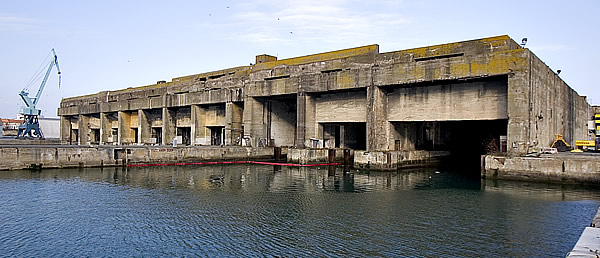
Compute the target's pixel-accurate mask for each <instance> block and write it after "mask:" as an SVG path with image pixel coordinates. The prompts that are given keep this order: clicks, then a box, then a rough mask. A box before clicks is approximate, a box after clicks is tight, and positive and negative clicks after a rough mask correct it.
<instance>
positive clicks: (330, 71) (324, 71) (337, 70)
mask: <svg viewBox="0 0 600 258" xmlns="http://www.w3.org/2000/svg"><path fill="white" fill-rule="evenodd" d="M341 71H342V68H339V69H331V70H323V71H321V73H336V72H341Z"/></svg>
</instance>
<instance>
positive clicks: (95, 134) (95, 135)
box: [90, 129, 100, 144]
mask: <svg viewBox="0 0 600 258" xmlns="http://www.w3.org/2000/svg"><path fill="white" fill-rule="evenodd" d="M90 136H91V138H92V139H90V143H91V144H100V129H92V133H91V134H90Z"/></svg>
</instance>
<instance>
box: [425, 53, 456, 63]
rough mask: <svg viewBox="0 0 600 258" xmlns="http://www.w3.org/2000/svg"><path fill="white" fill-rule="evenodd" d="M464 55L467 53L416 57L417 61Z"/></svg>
mask: <svg viewBox="0 0 600 258" xmlns="http://www.w3.org/2000/svg"><path fill="white" fill-rule="evenodd" d="M464 55H465V53H457V54H448V55H439V56H429V57H421V58H415V62H422V61H429V60H435V59H444V58H452V57H459V56H464Z"/></svg>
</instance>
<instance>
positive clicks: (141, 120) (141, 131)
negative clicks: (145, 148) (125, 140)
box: [137, 109, 152, 144]
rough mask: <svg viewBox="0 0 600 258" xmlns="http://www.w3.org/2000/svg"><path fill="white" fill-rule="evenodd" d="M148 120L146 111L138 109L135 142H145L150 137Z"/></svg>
mask: <svg viewBox="0 0 600 258" xmlns="http://www.w3.org/2000/svg"><path fill="white" fill-rule="evenodd" d="M150 126H151V125H150V122H149V121H148V113H147V112H146V111H144V110H141V109H139V110H138V135H137V136H138V139H137V142H138V143H141V144H147V143H148V142H149V141H150V138H152V131H151V128H150Z"/></svg>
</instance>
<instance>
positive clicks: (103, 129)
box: [100, 112, 112, 145]
mask: <svg viewBox="0 0 600 258" xmlns="http://www.w3.org/2000/svg"><path fill="white" fill-rule="evenodd" d="M111 130H112V123H111V121H110V119H108V115H107V114H106V113H104V112H102V113H100V145H103V144H106V143H107V142H108V136H109V135H110V134H111Z"/></svg>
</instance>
